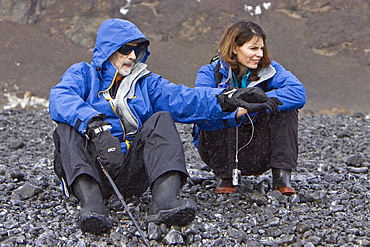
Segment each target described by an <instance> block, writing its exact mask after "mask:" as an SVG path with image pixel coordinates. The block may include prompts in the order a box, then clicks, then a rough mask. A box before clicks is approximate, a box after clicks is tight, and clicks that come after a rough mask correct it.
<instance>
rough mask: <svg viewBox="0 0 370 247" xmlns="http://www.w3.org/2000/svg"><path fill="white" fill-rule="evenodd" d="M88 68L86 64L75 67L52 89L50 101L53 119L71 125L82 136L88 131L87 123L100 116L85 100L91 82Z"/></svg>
mask: <svg viewBox="0 0 370 247" xmlns="http://www.w3.org/2000/svg"><path fill="white" fill-rule="evenodd" d="M88 68H89V66H88V65H87V64H86V65H85V63H79V64H75V65H73V66H72V67H71V68H70V69H68V70H67V71H66V72H65V74H64V75H63V76H62V78H61V80H60V82H59V83H58V84H57V85H56V86H55V87H53V88H52V89H51V91H50V99H49V111H50V116H51V118H52V119H53V120H54V121H56V122H61V123H66V124H69V125H71V126H72V127H74V128H75V129H76V130H77V131H79V132H80V133H81V134H82V133H83V131H84V130H85V129H86V124H87V121H88V120H89V119H91V118H92V117H94V116H96V115H99V114H100V112H98V111H96V110H95V109H94V108H93V107H92V106H91V105H90V104H88V103H87V102H86V101H85V99H84V98H85V97H87V96H86V95H85V94H86V93H87V92H88V91H89V88H88V85H89V83H90V80H91V79H89V76H87V74H89V69H88Z"/></svg>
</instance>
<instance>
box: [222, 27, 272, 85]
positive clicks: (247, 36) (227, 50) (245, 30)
mask: <svg viewBox="0 0 370 247" xmlns="http://www.w3.org/2000/svg"><path fill="white" fill-rule="evenodd" d="M254 37H261V38H262V40H263V43H264V48H263V57H262V58H261V60H260V62H259V64H258V67H257V69H254V70H252V72H251V76H250V79H251V80H252V81H255V80H258V79H259V78H258V76H257V73H258V72H259V71H260V70H261V69H262V68H265V67H268V66H269V65H270V64H271V56H270V54H269V53H268V50H267V45H266V35H265V33H264V32H263V30H262V28H261V27H260V26H259V25H258V24H256V23H254V22H251V21H239V22H236V23H234V24H233V25H231V26H230V27H228V28H227V29H226V30H225V32H224V34H223V35H222V38H221V41H220V44H219V49H218V50H219V53H220V56H221V58H222V59H223V60H224V61H225V62H227V63H228V64H229V65H230V66H231V68H232V69H233V71H234V72H235V73H237V74H238V72H239V67H238V65H239V63H238V61H237V59H236V55H235V54H234V53H233V48H234V47H235V45H237V46H242V45H243V44H244V43H245V42H248V41H250V40H252V39H253V38H254Z"/></svg>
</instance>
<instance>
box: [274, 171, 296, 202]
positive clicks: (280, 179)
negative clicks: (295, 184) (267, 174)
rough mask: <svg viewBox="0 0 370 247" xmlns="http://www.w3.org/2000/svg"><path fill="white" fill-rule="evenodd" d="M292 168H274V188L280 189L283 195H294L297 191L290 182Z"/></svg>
mask: <svg viewBox="0 0 370 247" xmlns="http://www.w3.org/2000/svg"><path fill="white" fill-rule="evenodd" d="M290 176H291V170H288V169H278V168H272V189H273V190H278V191H280V192H281V193H282V194H283V195H293V194H296V191H295V190H294V189H293V188H292V185H291V184H290Z"/></svg>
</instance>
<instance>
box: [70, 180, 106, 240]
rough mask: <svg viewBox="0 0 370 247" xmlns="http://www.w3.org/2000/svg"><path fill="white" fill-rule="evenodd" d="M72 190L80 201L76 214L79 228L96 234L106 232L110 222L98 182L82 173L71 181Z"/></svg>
mask: <svg viewBox="0 0 370 247" xmlns="http://www.w3.org/2000/svg"><path fill="white" fill-rule="evenodd" d="M72 190H73V193H74V195H75V196H76V197H77V199H78V200H79V201H80V203H81V211H80V213H79V215H78V221H79V225H80V228H81V230H82V231H83V232H89V233H93V234H98V235H99V234H102V233H105V232H108V231H109V230H110V229H111V227H112V222H111V220H110V219H109V217H108V213H107V210H106V208H105V205H104V200H103V197H102V193H101V190H100V186H99V184H98V182H97V181H96V180H95V179H94V178H92V177H91V176H89V175H86V174H83V175H80V176H78V177H77V178H76V180H75V181H74V182H73V184H72Z"/></svg>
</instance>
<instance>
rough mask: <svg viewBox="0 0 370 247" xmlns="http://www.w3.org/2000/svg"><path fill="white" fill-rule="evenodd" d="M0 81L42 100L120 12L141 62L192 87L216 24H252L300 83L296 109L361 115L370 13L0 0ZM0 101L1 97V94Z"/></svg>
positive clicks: (279, 5) (140, 1) (215, 36)
mask: <svg viewBox="0 0 370 247" xmlns="http://www.w3.org/2000/svg"><path fill="white" fill-rule="evenodd" d="M0 3H1V5H0V30H1V33H2V34H4V35H1V37H0V47H1V52H2V56H1V58H0V59H1V64H2V66H1V68H0V75H1V76H0V86H1V89H2V91H6V92H9V91H16V92H20V93H23V92H24V91H30V92H31V94H33V95H37V96H40V97H44V98H47V97H48V93H49V90H50V88H51V87H52V86H53V85H55V84H56V83H57V82H58V80H59V77H60V76H61V75H62V74H63V72H64V71H65V70H66V69H67V68H68V67H69V66H70V65H71V64H73V63H75V62H79V61H83V60H87V61H90V59H91V48H92V47H93V46H94V39H95V33H96V30H97V28H98V27H99V25H100V24H101V23H102V21H104V20H105V19H108V18H125V19H128V20H130V21H132V22H134V23H135V24H137V25H138V26H139V28H140V29H141V30H142V31H143V32H144V33H145V34H146V35H147V37H148V38H149V39H150V40H151V41H152V44H151V51H152V55H151V56H150V58H149V60H148V64H149V68H150V69H151V70H152V71H154V72H156V73H159V74H161V75H163V76H164V77H165V78H167V79H169V80H170V81H172V82H174V83H182V84H186V85H188V86H193V82H194V79H195V75H196V72H197V70H198V69H199V67H200V66H201V65H203V64H205V63H208V61H209V59H210V58H211V57H212V56H213V55H214V52H215V49H216V46H217V42H218V41H219V38H220V36H221V35H222V32H223V31H224V29H225V28H226V27H227V26H229V25H230V24H231V23H233V22H235V21H238V20H240V19H249V20H252V21H255V22H257V23H259V24H260V25H261V26H262V27H263V28H264V30H265V32H266V33H267V36H268V40H267V42H268V46H269V50H270V52H271V53H272V55H273V56H274V58H275V59H276V60H277V61H278V62H280V63H282V64H283V65H284V66H285V67H286V68H287V69H289V70H291V71H293V73H294V74H296V75H297V77H298V78H299V79H300V80H301V81H302V82H303V83H304V84H305V85H306V87H307V95H308V103H307V105H306V106H305V108H304V109H305V110H306V111H308V112H310V111H312V112H319V111H322V110H324V109H332V108H338V109H340V108H341V107H343V108H346V109H349V110H351V111H362V112H369V105H370V97H369V96H368V95H369V93H370V87H369V86H368V83H369V75H370V73H369V72H370V35H369V34H370V25H369V24H370V12H369V11H368V10H369V7H370V6H369V5H370V4H369V2H368V1H367V0H357V1H346V0H331V1H328V0H315V1H313V0H312V1H310V0H307V1H303V0H292V1H283V0H275V1H272V2H264V1H260V0H253V1H252V0H249V1H248V0H227V1H220V0H178V1H171V0H126V1H117V0H107V1H92V0H80V1H73V0H64V1H42V0H27V1H23V0H1V1H0ZM1 102H2V103H3V104H4V103H5V99H4V98H3V99H1Z"/></svg>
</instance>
